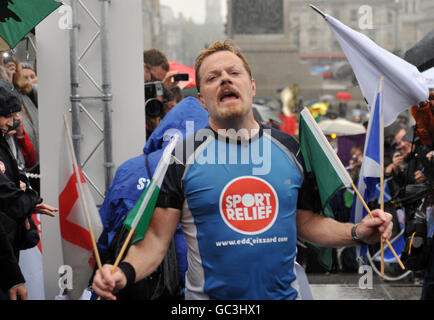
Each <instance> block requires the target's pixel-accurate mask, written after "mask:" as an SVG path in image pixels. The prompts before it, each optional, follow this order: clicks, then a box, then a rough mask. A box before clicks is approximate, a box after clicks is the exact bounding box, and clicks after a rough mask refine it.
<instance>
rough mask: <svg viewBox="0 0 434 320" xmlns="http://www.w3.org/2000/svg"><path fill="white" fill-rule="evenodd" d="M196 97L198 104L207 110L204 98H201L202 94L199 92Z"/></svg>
mask: <svg viewBox="0 0 434 320" xmlns="http://www.w3.org/2000/svg"><path fill="white" fill-rule="evenodd" d="M197 98H198V99H199V102H200V104H201V105H202V107H203V108H204V109H205V110H207V111H208V109H207V108H206V104H205V100H203V98H202V96H201V94H200V93H198V94H197Z"/></svg>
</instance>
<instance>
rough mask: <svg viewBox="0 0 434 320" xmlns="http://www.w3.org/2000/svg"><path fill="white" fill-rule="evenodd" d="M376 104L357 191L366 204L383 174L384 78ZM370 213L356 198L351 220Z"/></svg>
mask: <svg viewBox="0 0 434 320" xmlns="http://www.w3.org/2000/svg"><path fill="white" fill-rule="evenodd" d="M373 101H375V104H374V105H373V106H371V108H370V109H371V110H370V114H369V124H368V130H367V132H366V139H365V150H364V152H363V161H362V167H361V168H360V174H359V180H358V182H357V190H359V192H360V194H361V195H362V196H363V199H364V200H365V202H366V203H368V201H370V200H372V199H373V198H375V196H376V189H377V183H378V182H379V178H380V177H381V173H382V161H383V159H384V154H383V152H384V143H383V141H384V136H383V135H384V127H383V78H381V79H380V83H379V84H378V87H377V92H376V94H375V99H374V100H373ZM367 214H368V212H367V211H366V209H365V208H364V206H363V204H362V202H361V201H360V199H359V198H358V197H354V202H353V207H352V211H351V220H352V221H353V222H354V223H358V222H360V221H361V220H362V219H363V218H364V217H365V216H366V215H367ZM366 249H367V247H366V246H365V247H363V248H360V247H358V248H357V256H361V255H364V254H366Z"/></svg>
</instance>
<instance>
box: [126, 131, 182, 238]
mask: <svg viewBox="0 0 434 320" xmlns="http://www.w3.org/2000/svg"><path fill="white" fill-rule="evenodd" d="M178 140H179V136H178V135H175V136H173V138H172V139H171V141H170V142H169V144H168V145H167V147H166V148H165V149H164V152H163V155H162V156H161V158H160V161H159V162H158V165H157V168H156V169H155V172H154V175H153V176H152V179H151V181H150V182H149V184H148V186H147V187H146V188H145V190H143V192H142V194H141V195H140V197H139V199H138V200H137V202H136V204H135V206H134V207H133V209H131V211H130V213H128V216H127V218H126V219H125V221H124V223H123V224H124V226H125V227H126V228H127V229H128V230H130V232H134V234H135V238H134V239H133V241H132V242H133V243H135V242H138V241H140V240H143V238H144V236H145V233H146V229H147V228H148V225H149V221H150V220H151V217H152V214H153V212H154V209H155V204H156V203H157V199H158V194H159V193H160V188H161V184H162V183H163V179H164V176H165V175H166V171H167V168H168V167H169V164H170V159H171V156H172V152H173V150H174V148H175V146H176V144H177V142H178Z"/></svg>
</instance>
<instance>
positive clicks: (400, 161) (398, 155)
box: [392, 152, 404, 171]
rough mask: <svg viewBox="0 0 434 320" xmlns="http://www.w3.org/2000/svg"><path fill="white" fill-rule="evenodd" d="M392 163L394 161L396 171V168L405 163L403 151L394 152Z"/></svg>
mask: <svg viewBox="0 0 434 320" xmlns="http://www.w3.org/2000/svg"><path fill="white" fill-rule="evenodd" d="M392 163H393V166H394V168H395V171H396V169H398V168H399V166H400V165H401V164H403V163H404V156H403V155H402V154H401V152H395V153H394V154H393V157H392Z"/></svg>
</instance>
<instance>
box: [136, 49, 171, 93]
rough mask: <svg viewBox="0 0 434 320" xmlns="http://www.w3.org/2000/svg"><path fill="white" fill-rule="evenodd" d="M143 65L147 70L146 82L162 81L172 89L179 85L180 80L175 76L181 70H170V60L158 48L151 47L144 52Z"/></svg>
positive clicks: (166, 86)
mask: <svg viewBox="0 0 434 320" xmlns="http://www.w3.org/2000/svg"><path fill="white" fill-rule="evenodd" d="M143 65H144V71H145V82H153V81H161V82H162V84H163V86H164V87H165V88H167V89H171V88H173V87H174V86H176V85H178V82H179V80H175V78H174V76H175V75H177V74H179V71H177V70H173V71H169V69H170V66H169V61H168V60H167V57H166V55H165V54H164V53H163V52H161V51H160V50H158V49H154V48H153V49H149V50H146V51H144V52H143Z"/></svg>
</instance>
